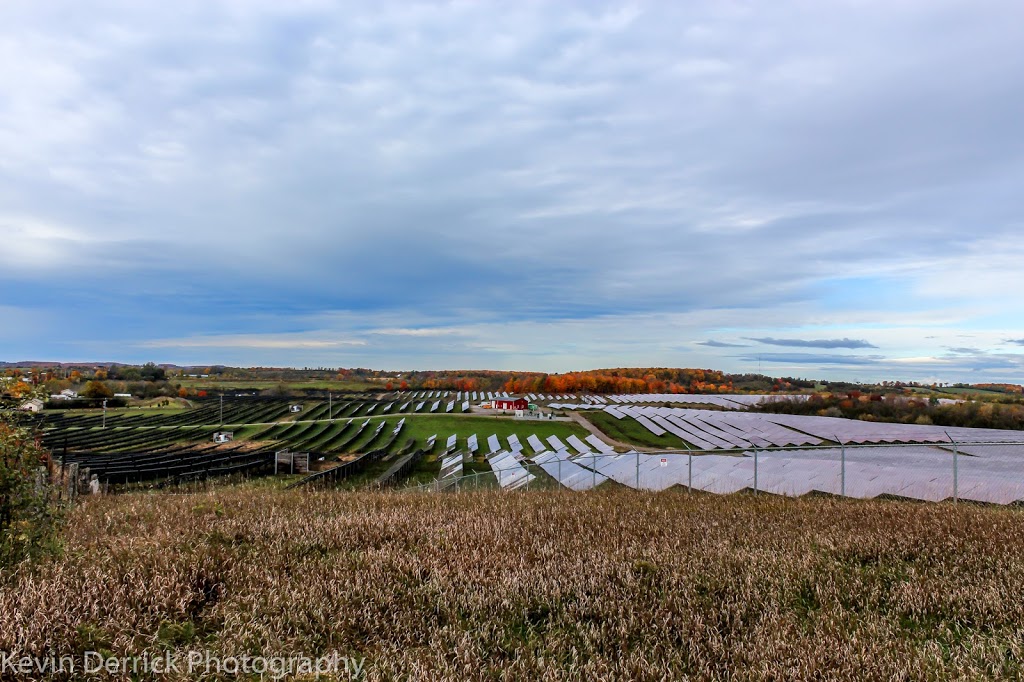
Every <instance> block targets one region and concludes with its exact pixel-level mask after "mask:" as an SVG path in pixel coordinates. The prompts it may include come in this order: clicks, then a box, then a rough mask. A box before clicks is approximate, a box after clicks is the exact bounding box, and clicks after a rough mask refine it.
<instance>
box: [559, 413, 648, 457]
mask: <svg viewBox="0 0 1024 682" xmlns="http://www.w3.org/2000/svg"><path fill="white" fill-rule="evenodd" d="M569 417H571V418H572V420H573V421H574V422H576V423H577V424H579V425H580V426H582V427H583V428H585V429H586V430H587V431H590V432H591V433H592V434H594V435H595V436H597V437H598V438H600V439H601V440H603V441H604V442H605V443H608V445H611V446H612V447H616V448H624V449H626V450H637V451H639V452H664V450H662V449H660V448H648V447H644V446H642V445H633V444H632V443H626V442H623V441H621V440H615V439H614V438H612V437H611V436H609V435H608V434H606V433H605V432H604V431H601V430H600V429H599V428H597V427H596V426H594V425H593V424H591V423H590V422H589V421H587V419H586V418H585V417H584V416H583V415H581V414H580V413H579V412H570V413H569Z"/></svg>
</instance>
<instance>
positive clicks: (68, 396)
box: [60, 388, 78, 400]
mask: <svg viewBox="0 0 1024 682" xmlns="http://www.w3.org/2000/svg"><path fill="white" fill-rule="evenodd" d="M60 394H61V395H62V396H64V399H65V400H74V399H75V398H77V397H78V393H77V392H76V391H72V390H71V389H70V388H65V389H64V390H63V391H61V392H60Z"/></svg>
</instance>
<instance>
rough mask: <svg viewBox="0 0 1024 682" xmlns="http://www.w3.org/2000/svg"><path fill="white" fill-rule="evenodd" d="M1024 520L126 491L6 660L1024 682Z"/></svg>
mask: <svg viewBox="0 0 1024 682" xmlns="http://www.w3.org/2000/svg"><path fill="white" fill-rule="evenodd" d="M1022 520H1024V516H1022V512H1021V511H1020V510H1016V509H992V508H981V507H972V506H968V505H960V506H952V505H920V504H909V503H901V502H893V501H870V502H859V501H837V500H832V499H820V498H819V499H801V500H787V499H782V498H772V497H768V496H761V497H756V498H755V497H750V496H742V495H739V496H731V497H715V496H698V495H693V496H688V495H685V494H678V493H672V492H667V493H661V494H644V493H634V492H622V491H615V490H609V491H607V492H596V493H581V494H572V493H565V492H550V493H549V492H531V493H497V492H476V493H460V494H415V493H352V492H327V493H318V492H312V493H311V492H305V491H302V492H300V491H284V492H282V491H279V490H274V489H273V488H272V486H269V485H260V486H259V487H257V486H253V487H250V488H248V489H233V490H222V491H220V492H215V493H205V494H199V495H193V494H182V495H122V496H111V497H108V498H102V499H99V500H91V501H89V503H88V504H85V505H82V506H79V507H77V508H75V509H73V510H72V511H71V513H70V527H69V528H68V530H67V532H66V536H65V540H64V545H65V550H64V551H63V552H62V553H61V554H60V555H58V556H56V557H54V558H53V559H52V560H49V561H47V562H46V563H45V564H44V565H43V566H41V567H31V566H24V567H22V568H20V569H18V570H16V571H15V572H14V573H13V574H12V575H11V576H10V577H9V578H7V579H5V583H4V589H3V590H0V650H3V651H5V652H9V653H10V654H12V655H13V657H14V658H15V659H17V657H19V656H21V655H23V654H24V655H28V654H33V653H38V652H46V651H54V652H58V653H73V652H82V651H84V650H109V651H111V652H114V653H116V655H118V656H131V655H141V654H142V653H143V651H148V652H153V651H159V652H160V653H161V655H162V654H163V653H164V651H170V652H171V653H172V654H173V655H175V656H176V657H178V658H179V660H185V659H186V658H187V652H188V651H189V650H193V649H198V650H203V649H209V650H211V652H212V653H213V655H219V656H241V655H243V654H246V653H252V652H253V651H261V652H264V653H267V654H273V655H288V654H293V653H296V652H307V653H310V652H316V653H317V654H318V653H321V652H323V653H328V652H338V653H339V655H349V656H354V657H356V658H358V659H362V658H365V678H364V679H366V680H370V681H376V680H397V679H430V680H437V681H439V682H445V681H448V680H451V681H455V680H499V679H507V680H527V679H529V680H552V681H554V680H609V679H616V680H685V679H692V680H711V679H715V680H724V679H735V680H748V681H754V680H763V681H765V682H767V681H769V680H948V679H963V680H968V679H970V680H1019V679H1021V677H1022V675H1024V668H1022V656H1021V652H1022V651H1024V632H1022V630H1021V628H1020V624H1021V623H1022V622H1024V600H1021V599H1020V598H1019V595H1020V594H1021V593H1022V591H1024V549H1022V546H1021V543H1020V541H1019V539H1020V528H1021V523H1022ZM125 576H130V579H126V578H125ZM11 679H15V678H13V677H12V678H11ZM32 679H51V678H47V677H45V676H35V677H32ZM52 679H57V678H56V677H53V678H52ZM160 679H166V680H168V681H173V682H178V681H183V680H187V679H196V676H195V675H189V674H187V672H181V673H178V674H173V673H172V674H170V675H161V676H160ZM210 679H214V678H210ZM216 679H235V678H234V677H230V676H227V675H225V676H223V677H217V678H216ZM268 679H269V678H268ZM310 679H311V678H310ZM341 679H347V678H341Z"/></svg>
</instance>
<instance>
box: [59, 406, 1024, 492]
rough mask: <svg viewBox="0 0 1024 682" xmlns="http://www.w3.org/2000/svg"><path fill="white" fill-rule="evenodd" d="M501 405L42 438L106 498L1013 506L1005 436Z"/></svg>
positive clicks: (92, 427) (1018, 457)
mask: <svg viewBox="0 0 1024 682" xmlns="http://www.w3.org/2000/svg"><path fill="white" fill-rule="evenodd" d="M508 397H509V396H508V394H507V393H495V392H461V391H459V392H455V391H412V392H405V393H394V394H388V395H384V396H375V397H372V398H367V397H366V396H358V395H349V396H339V397H338V398H337V399H334V397H333V396H332V397H331V398H330V399H329V400H326V401H325V400H312V401H311V400H305V401H301V402H299V403H296V402H294V401H293V400H289V399H284V398H282V399H269V398H252V397H243V398H228V399H225V400H222V401H221V400H213V399H211V400H207V401H204V402H202V403H200V404H198V405H197V406H196V407H195V408H194V409H190V410H181V411H178V412H176V413H170V414H155V415H143V414H139V413H131V412H121V413H117V414H111V415H107V416H103V415H101V414H96V413H90V414H70V415H66V416H61V415H57V416H53V415H49V414H48V415H46V416H45V418H44V419H43V420H42V422H41V423H40V427H41V429H42V434H43V436H42V440H43V444H44V445H45V446H46V447H48V448H50V449H51V450H52V451H53V452H54V453H55V455H56V456H57V457H58V458H59V459H60V461H61V462H62V463H63V464H65V465H72V464H74V465H76V466H77V467H78V469H79V470H85V469H88V471H89V473H90V475H91V474H95V475H96V476H97V477H98V478H99V480H100V481H102V482H103V484H104V485H106V486H108V489H109V487H110V486H114V487H115V488H116V487H117V486H123V487H126V488H130V487H133V486H143V487H152V486H167V485H172V486H173V485H180V484H182V483H189V482H195V481H215V480H218V479H225V480H233V479H237V478H239V477H242V478H249V477H259V476H272V475H274V474H287V475H301V476H302V477H301V478H298V479H296V480H293V481H292V482H291V483H290V485H294V486H300V487H301V486H307V485H313V486H321V485H344V486H346V487H350V488H358V487H367V486H371V487H372V486H376V487H391V488H395V487H399V488H401V487H413V488H416V489H420V490H425V491H426V490H433V491H446V490H463V489H472V488H483V487H493V488H497V489H501V490H530V489H534V490H540V489H552V488H555V489H557V488H562V489H566V490H574V491H582V490H590V489H593V488H597V487H600V486H602V485H617V486H623V487H626V488H634V489H639V490H649V491H659V490H666V489H670V488H679V489H682V490H687V491H694V492H706V493H716V494H731V493H737V492H743V491H751V492H755V493H763V494H774V495H784V496H802V495H808V494H828V495H837V496H845V497H857V498H873V497H898V498H907V499H914V500H928V501H939V500H946V499H955V500H969V501H976V502H986V503H994V504H1013V503H1017V502H1019V501H1021V500H1024V475H1021V473H1019V472H1020V463H1021V461H1022V457H1024V439H1021V438H1020V434H1019V433H1018V432H1015V431H1005V430H996V429H971V428H943V427H938V426H931V425H928V426H924V425H915V424H890V423H875V422H866V421H857V420H849V419H841V418H834V417H819V416H802V415H787V414H770V413H762V412H750V411H747V408H749V407H750V406H752V405H756V404H758V403H760V402H762V401H764V400H771V399H774V397H773V396H765V395H685V394H682V395H680V394H639V395H609V396H595V395H586V396H578V395H563V394H558V395H553V394H528V395H526V396H524V397H525V398H526V399H527V400H528V401H530V404H531V405H540V406H542V407H543V410H542V411H541V412H540V416H542V417H543V416H546V417H547V418H539V419H538V418H519V419H515V418H512V417H511V415H507V414H501V415H498V414H495V411H494V410H490V411H488V410H486V409H485V410H482V411H481V410H480V409H479V406H481V405H484V406H486V405H488V404H489V402H490V401H493V400H497V399H499V398H508ZM667 404H668V405H672V406H666V405H667ZM573 415H575V417H573Z"/></svg>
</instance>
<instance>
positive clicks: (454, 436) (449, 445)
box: [444, 433, 459, 450]
mask: <svg viewBox="0 0 1024 682" xmlns="http://www.w3.org/2000/svg"><path fill="white" fill-rule="evenodd" d="M458 442H459V437H458V435H457V434H454V433H453V434H452V435H450V436H448V443H447V444H446V445H445V446H444V449H445V450H451V449H452V448H454V447H455V445H456V443H458Z"/></svg>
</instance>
